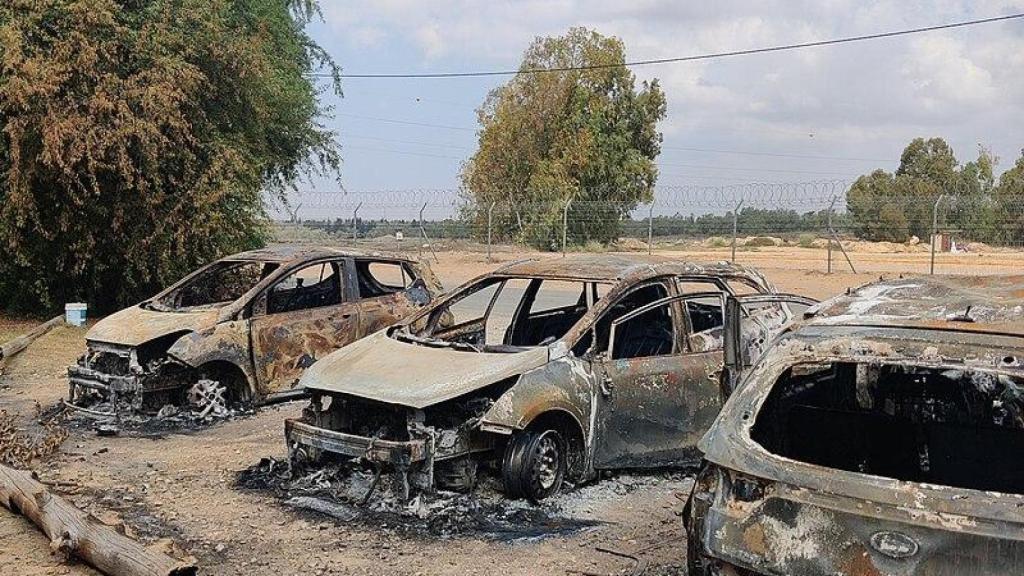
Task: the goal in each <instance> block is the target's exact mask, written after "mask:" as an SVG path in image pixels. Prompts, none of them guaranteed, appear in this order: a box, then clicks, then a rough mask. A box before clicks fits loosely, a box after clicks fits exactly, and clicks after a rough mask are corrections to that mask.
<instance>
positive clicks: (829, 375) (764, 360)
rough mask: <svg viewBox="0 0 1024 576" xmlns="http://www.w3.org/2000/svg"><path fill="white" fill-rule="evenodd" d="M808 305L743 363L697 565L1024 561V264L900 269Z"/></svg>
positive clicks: (1019, 564)
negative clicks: (973, 271)
mask: <svg viewBox="0 0 1024 576" xmlns="http://www.w3.org/2000/svg"><path fill="white" fill-rule="evenodd" d="M806 316H807V318H806V319H805V320H803V321H801V322H798V323H795V324H793V325H792V326H791V328H790V329H787V330H786V331H785V332H784V333H783V334H781V335H780V336H779V337H778V338H777V339H776V340H775V343H774V345H773V346H772V347H771V348H770V349H769V350H767V351H765V352H764V354H763V355H762V356H761V358H760V359H759V360H758V361H757V362H755V363H753V364H752V366H748V364H750V363H749V362H746V361H744V360H742V359H741V358H739V356H738V355H732V356H733V357H734V358H735V359H736V361H735V363H733V362H730V363H728V365H727V370H733V369H735V370H737V371H740V372H745V373H746V375H745V376H742V377H741V379H740V381H741V382H742V383H741V384H740V386H739V387H738V388H737V390H736V392H735V393H734V394H732V396H731V397H730V398H729V400H728V402H727V403H726V405H725V406H724V407H723V409H722V413H721V415H720V416H719V417H718V419H717V420H716V422H715V424H714V425H713V426H712V428H711V429H710V431H709V432H708V433H707V435H706V436H705V437H704V438H703V440H702V441H701V443H700V448H701V450H702V451H703V452H704V453H705V457H706V460H707V465H706V466H705V467H704V468H703V470H702V472H701V473H700V474H699V475H698V477H697V480H696V483H695V485H694V488H693V492H692V494H691V496H690V498H689V501H688V503H687V505H686V507H685V509H684V518H685V522H686V528H687V531H688V534H689V539H688V540H689V546H688V548H689V550H688V556H689V560H688V563H689V568H690V574H694V575H696V574H720V575H744V576H751V575H783V574H801V575H806V576H814V575H822V576H824V575H833V574H865V575H866V574H872V575H876V574H877V575H880V574H885V575H906V576H909V575H916V574H921V575H924V574H927V575H930V576H942V575H950V576H952V575H958V576H982V575H996V574H1019V573H1021V572H1022V571H1024V507H1022V504H1024V464H1022V461H1021V460H1020V459H1019V458H1017V456H1019V455H1020V454H1021V452H1020V451H1019V449H1020V450H1024V276H1016V277H1002V278H997V277H989V278H984V277H981V278H979V277H971V278H968V277H960V278H957V277H946V278H942V277H926V278H912V279H900V280H891V281H883V282H879V283H876V284H873V285H868V286H865V287H862V288H859V289H857V290H854V291H851V292H850V293H848V294H847V295H843V296H839V297H836V298H834V299H832V300H829V301H828V302H825V303H823V304H821V305H820V306H818V307H816V308H812V309H810V310H808V311H807V313H806ZM728 324H729V322H728V318H727V325H728Z"/></svg>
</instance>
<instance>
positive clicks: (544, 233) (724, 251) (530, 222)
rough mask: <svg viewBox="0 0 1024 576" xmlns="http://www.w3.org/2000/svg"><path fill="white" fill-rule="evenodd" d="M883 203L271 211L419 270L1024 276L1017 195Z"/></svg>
mask: <svg viewBox="0 0 1024 576" xmlns="http://www.w3.org/2000/svg"><path fill="white" fill-rule="evenodd" d="M889 192H890V193H889V194H878V193H875V192H874V191H872V190H867V191H866V192H865V190H864V189H863V188H859V189H853V190H851V187H850V185H849V184H848V183H845V182H834V181H829V182H811V183H787V184H763V185H762V184H758V185H742V186H722V187H705V186H701V187H659V188H657V189H656V190H655V191H654V194H653V198H652V200H651V201H650V202H645V203H622V202H608V201H594V200H586V199H573V198H568V199H565V200H561V199H559V200H537V201H523V202H515V203H512V202H507V201H505V202H489V203H478V202H475V201H473V200H472V199H471V198H469V197H468V196H467V195H465V194H464V193H462V192H460V191H458V190H401V191H381V192H372V193H371V192H349V193H346V194H331V193H324V192H319V193H306V194H301V195H296V196H295V197H293V198H291V199H290V202H289V206H287V207H280V206H278V207H276V208H272V209H273V210H276V213H277V215H278V217H279V220H278V221H277V223H276V235H277V239H278V240H279V241H282V242H317V243H333V244H352V243H356V244H361V245H368V246H374V247H378V248H381V249H397V250H403V251H411V250H414V251H417V252H420V253H421V254H423V255H424V256H425V257H432V258H437V257H438V253H440V252H444V251H451V250H458V251H473V252H480V253H483V254H486V257H487V258H488V259H490V258H491V257H492V256H493V255H494V254H495V252H499V251H500V252H516V251H521V250H525V249H534V250H542V251H551V252H563V253H565V252H574V251H632V252H637V251H640V252H648V253H654V252H664V253H675V252H679V253H688V254H692V255H693V256H694V257H699V258H702V259H712V258H713V259H718V260H731V261H735V262H741V263H744V262H746V263H750V264H754V265H758V266H762V267H771V266H782V267H785V266H798V267H800V268H805V269H809V270H821V271H823V272H829V273H831V272H837V271H856V272H872V273H874V272H889V273H940V274H950V273H967V274H979V273H993V274H1007V273H1014V272H1024V195H1019V194H1018V195H1013V194H1002V193H999V192H998V190H996V191H982V190H972V189H971V187H970V186H968V185H963V184H961V185H955V186H948V187H944V188H942V189H938V188H936V187H934V186H931V185H920V186H903V187H901V188H899V189H898V190H896V191H895V193H892V192H893V191H889ZM580 196H582V197H583V198H586V197H588V196H591V195H588V194H581V195H580ZM516 197H519V195H516ZM532 197H543V194H536V193H535V194H533V195H532Z"/></svg>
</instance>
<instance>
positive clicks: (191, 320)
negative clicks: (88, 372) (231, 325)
mask: <svg viewBox="0 0 1024 576" xmlns="http://www.w3.org/2000/svg"><path fill="white" fill-rule="evenodd" d="M217 316H218V311H217V310H203V311H199V312H175V313H167V312H157V311H155V310H146V309H145V308H142V307H140V306H132V307H131V308H125V309H124V310H121V311H120V312H116V313H114V314H111V315H110V316H107V317H106V318H104V319H102V320H100V321H99V322H97V323H96V325H95V326H93V327H92V328H91V329H90V330H89V331H88V332H87V333H86V335H85V339H86V340H87V341H90V340H91V341H95V342H103V343H108V344H118V345H121V346H140V345H142V344H145V343H146V342H149V341H151V340H153V339H155V338H159V337H161V336H166V335H168V334H174V333H177V332H198V331H200V330H204V329H207V328H211V327H213V325H214V324H216V323H217Z"/></svg>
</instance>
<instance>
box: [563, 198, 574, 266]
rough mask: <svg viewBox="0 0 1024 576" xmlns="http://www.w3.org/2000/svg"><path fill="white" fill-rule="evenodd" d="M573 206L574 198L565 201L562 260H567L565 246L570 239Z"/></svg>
mask: <svg viewBox="0 0 1024 576" xmlns="http://www.w3.org/2000/svg"><path fill="white" fill-rule="evenodd" d="M570 204H572V196H569V199H568V200H566V201H565V208H563V209H562V258H565V244H566V242H567V241H568V239H569V205H570Z"/></svg>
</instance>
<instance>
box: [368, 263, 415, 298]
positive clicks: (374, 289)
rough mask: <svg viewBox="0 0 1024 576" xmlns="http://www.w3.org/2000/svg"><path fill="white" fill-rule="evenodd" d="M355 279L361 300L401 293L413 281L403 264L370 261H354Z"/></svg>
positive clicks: (411, 275) (413, 278)
mask: <svg viewBox="0 0 1024 576" xmlns="http://www.w3.org/2000/svg"><path fill="white" fill-rule="evenodd" d="M356 278H357V279H358V281H359V295H360V296H361V297H363V298H375V297H377V296H387V295H388V294H394V293H396V292H401V291H402V290H405V289H406V288H408V287H409V286H410V285H411V284H412V282H413V280H415V277H414V276H413V274H412V273H411V271H410V270H408V269H407V268H406V266H405V265H404V264H401V263H398V262H379V261H371V260H357V261H356Z"/></svg>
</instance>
